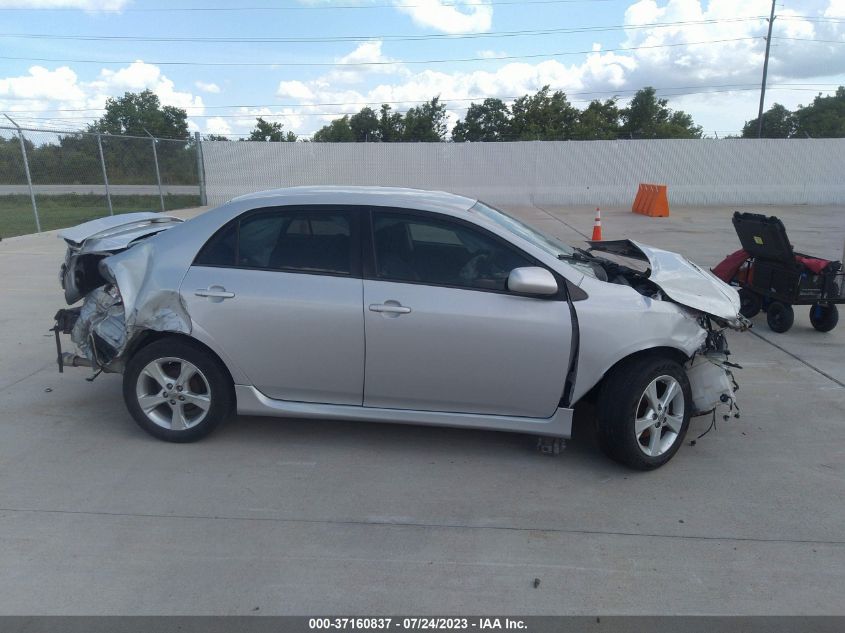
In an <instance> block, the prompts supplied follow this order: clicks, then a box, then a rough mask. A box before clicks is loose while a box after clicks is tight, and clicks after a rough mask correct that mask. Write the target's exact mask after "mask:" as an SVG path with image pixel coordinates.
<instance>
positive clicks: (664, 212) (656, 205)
mask: <svg viewBox="0 0 845 633" xmlns="http://www.w3.org/2000/svg"><path fill="white" fill-rule="evenodd" d="M631 211H633V212H634V213H640V214H642V215H647V216H650V217H652V218H665V217H668V216H669V195H668V192H667V187H666V185H652V184H649V183H641V184H640V187H639V189H637V197H636V198H634V204H633V206H632V207H631Z"/></svg>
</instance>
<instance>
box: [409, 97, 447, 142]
mask: <svg viewBox="0 0 845 633" xmlns="http://www.w3.org/2000/svg"><path fill="white" fill-rule="evenodd" d="M446 131H447V124H446V104H445V103H441V102H440V97H434V98H433V99H432V100H431V101H427V102H426V103H423V104H422V105H418V106H416V107H413V108H411V109H410V110H408V111H407V112H406V113H405V120H404V130H403V134H402V140H403V141H410V142H417V143H436V142H439V141H442V140H443V139H444V138H445V137H446Z"/></svg>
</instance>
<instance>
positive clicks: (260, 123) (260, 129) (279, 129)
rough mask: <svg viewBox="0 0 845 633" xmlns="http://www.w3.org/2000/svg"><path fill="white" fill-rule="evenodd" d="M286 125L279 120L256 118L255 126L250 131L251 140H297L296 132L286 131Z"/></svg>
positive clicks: (290, 141)
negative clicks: (284, 129)
mask: <svg viewBox="0 0 845 633" xmlns="http://www.w3.org/2000/svg"><path fill="white" fill-rule="evenodd" d="M284 127H285V126H284V125H283V124H281V123H278V122H271V121H266V120H265V119H264V118H262V117H258V118H257V119H255V127H254V128H253V130H252V132H250V133H249V139H248V140H250V141H267V142H270V141H274V142H288V143H293V142H294V141H296V134H294V133H293V132H287V133H285V132H284V131H283V128H284Z"/></svg>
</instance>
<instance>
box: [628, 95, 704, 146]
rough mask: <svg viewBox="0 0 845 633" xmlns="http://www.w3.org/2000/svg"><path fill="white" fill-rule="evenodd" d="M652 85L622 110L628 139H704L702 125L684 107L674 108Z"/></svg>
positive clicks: (635, 96)
mask: <svg viewBox="0 0 845 633" xmlns="http://www.w3.org/2000/svg"><path fill="white" fill-rule="evenodd" d="M668 103H669V102H668V101H667V100H666V99H658V98H657V96H656V91H655V89H654V88H652V87H651V86H647V87H646V88H643V89H641V90H638V91H637V93H636V94H635V95H634V98H633V99H631V103H630V104H629V105H628V107H627V108H625V109H623V110H621V112H620V114H621V117H622V128H621V132H622V135H623V136H625V137H627V138H701V126H698V125H695V123H694V122H693V120H692V117H691V116H690V115H689V114H687V113H686V112H683V111H681V110H677V111H674V110H670V109H669V107H668Z"/></svg>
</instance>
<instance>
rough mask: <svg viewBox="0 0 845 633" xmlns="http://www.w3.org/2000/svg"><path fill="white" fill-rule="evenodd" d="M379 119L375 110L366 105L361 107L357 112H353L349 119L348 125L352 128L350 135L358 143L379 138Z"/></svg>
mask: <svg viewBox="0 0 845 633" xmlns="http://www.w3.org/2000/svg"><path fill="white" fill-rule="evenodd" d="M378 123H379V119H378V115H377V114H376V113H375V110H373V109H372V108H369V107H366V108H361V111H360V112H358V114H353V115H352V116H351V117H350V119H349V127H350V128H351V129H352V135H353V136H354V137H355V140H356V141H357V142H359V143H364V142H370V143H373V142H375V141H379V140H381V137H380V135H379V125H378Z"/></svg>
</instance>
